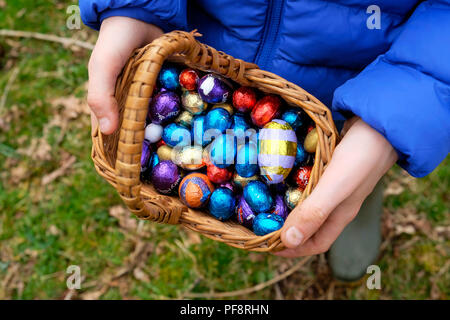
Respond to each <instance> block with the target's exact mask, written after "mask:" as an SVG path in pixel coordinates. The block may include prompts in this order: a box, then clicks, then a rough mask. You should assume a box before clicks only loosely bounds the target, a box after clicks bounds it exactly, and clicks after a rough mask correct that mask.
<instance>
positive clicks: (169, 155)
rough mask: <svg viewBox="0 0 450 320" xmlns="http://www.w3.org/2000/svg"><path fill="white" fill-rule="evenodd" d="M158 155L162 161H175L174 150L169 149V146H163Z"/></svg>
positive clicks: (158, 150) (157, 151)
mask: <svg viewBox="0 0 450 320" xmlns="http://www.w3.org/2000/svg"><path fill="white" fill-rule="evenodd" d="M156 153H157V154H158V158H159V160H160V161H165V160H170V161H172V159H173V149H172V148H171V147H169V146H168V145H162V146H160V147H159V148H158V149H157V150H156Z"/></svg>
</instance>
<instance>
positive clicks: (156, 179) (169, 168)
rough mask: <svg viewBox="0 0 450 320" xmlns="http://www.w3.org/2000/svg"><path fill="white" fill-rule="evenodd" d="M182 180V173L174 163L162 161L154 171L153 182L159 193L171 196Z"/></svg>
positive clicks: (152, 174)
mask: <svg viewBox="0 0 450 320" xmlns="http://www.w3.org/2000/svg"><path fill="white" fill-rule="evenodd" d="M180 180H181V176H180V172H179V170H178V167H177V165H176V164H174V163H173V162H172V161H168V160H165V161H161V162H160V163H158V164H157V165H156V166H155V167H154V168H153V170H152V173H151V181H152V184H153V186H154V187H155V189H156V190H158V192H160V193H162V194H171V193H172V192H173V191H174V190H175V189H176V188H177V186H178V183H179V182H180Z"/></svg>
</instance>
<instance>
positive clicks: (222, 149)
mask: <svg viewBox="0 0 450 320" xmlns="http://www.w3.org/2000/svg"><path fill="white" fill-rule="evenodd" d="M235 156H236V139H235V137H234V136H232V135H227V134H222V135H220V136H218V137H217V138H216V139H214V141H213V142H212V144H211V149H210V159H211V162H212V163H213V164H214V165H216V166H218V167H219V168H226V167H228V166H230V165H232V164H234V158H235Z"/></svg>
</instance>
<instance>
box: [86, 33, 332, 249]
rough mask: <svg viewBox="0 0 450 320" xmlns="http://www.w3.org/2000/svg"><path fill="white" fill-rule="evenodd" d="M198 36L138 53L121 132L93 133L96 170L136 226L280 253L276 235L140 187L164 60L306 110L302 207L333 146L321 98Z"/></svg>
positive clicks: (121, 91) (122, 79)
mask: <svg viewBox="0 0 450 320" xmlns="http://www.w3.org/2000/svg"><path fill="white" fill-rule="evenodd" d="M195 36H198V34H197V33H195V32H191V33H188V32H183V31H173V32H170V33H167V34H164V35H163V36H161V37H160V38H158V39H156V40H154V41H153V42H152V43H150V44H149V45H147V46H145V47H143V48H141V49H139V50H136V51H135V53H134V54H133V56H132V57H131V58H130V59H129V61H128V63H127V64H126V66H125V67H124V69H123V71H122V73H121V75H120V76H119V78H118V80H117V83H116V98H117V101H118V104H119V119H120V120H119V126H120V130H117V131H116V132H115V133H114V134H112V135H108V136H105V135H103V134H102V133H101V132H100V131H99V128H95V130H94V131H93V134H92V141H93V146H92V154H91V156H92V159H93V161H94V165H95V168H96V170H97V172H98V173H99V174H100V175H101V176H102V177H103V178H105V179H106V180H107V181H108V182H109V183H110V184H111V185H112V186H113V187H114V188H115V189H116V190H117V192H118V193H119V195H120V197H121V198H122V199H123V201H124V202H125V204H126V205H127V206H128V208H129V209H130V211H131V212H133V213H134V214H135V215H136V216H137V217H138V218H140V219H146V220H152V221H156V222H160V223H168V224H182V225H184V226H185V227H187V228H189V229H191V230H194V231H197V232H200V233H202V234H204V235H205V236H207V237H209V238H211V239H214V240H217V241H221V242H225V243H227V244H228V245H230V246H233V247H238V248H242V249H246V250H251V251H279V250H281V249H283V248H284V247H283V244H282V243H281V240H280V231H276V232H273V233H270V234H267V235H265V236H256V235H255V234H254V233H253V232H251V231H250V230H248V229H246V228H245V227H243V226H241V225H239V224H237V223H235V222H231V221H230V222H221V221H219V220H216V219H214V218H213V217H211V216H209V215H208V214H207V213H205V212H202V211H199V210H194V209H190V208H188V207H186V206H185V205H184V204H183V203H182V202H181V201H180V200H179V199H178V197H176V196H165V195H161V194H159V193H158V192H157V191H156V190H155V189H154V188H153V187H152V186H151V185H148V184H143V183H142V182H141V181H140V171H141V166H140V158H141V151H142V142H143V140H144V130H145V120H146V117H147V112H148V104H149V101H150V97H151V95H152V93H153V88H154V85H155V83H156V79H157V76H158V73H159V71H160V69H161V66H162V64H163V63H164V62H165V61H166V60H168V59H169V60H170V61H176V62H179V63H182V64H184V65H187V66H188V67H191V68H195V69H199V70H202V71H205V72H215V73H217V74H220V75H222V76H224V77H226V78H229V79H231V80H233V81H235V82H237V83H239V84H241V85H247V86H251V87H254V88H257V89H259V90H261V91H263V92H265V93H271V94H277V95H279V96H280V97H281V98H283V99H284V100H285V101H286V102H287V103H288V104H289V105H292V106H297V107H301V108H303V109H304V110H305V112H306V113H307V114H308V115H309V116H310V117H311V119H312V120H313V121H314V122H315V124H316V128H317V132H318V136H319V143H318V145H317V149H316V154H315V159H314V160H315V162H314V166H313V169H312V172H311V178H310V181H309V183H308V185H307V187H306V189H305V190H304V192H303V196H302V200H303V199H304V198H306V197H307V196H308V195H309V194H310V193H311V191H312V190H313V188H314V187H315V186H316V184H317V182H318V180H319V178H320V176H321V175H322V173H323V171H324V169H325V168H326V166H327V164H328V162H329V161H330V159H331V155H332V153H333V151H334V148H335V146H336V143H337V137H338V135H337V131H336V128H335V126H334V123H333V120H332V117H331V112H330V110H329V109H328V108H327V107H326V106H325V105H323V104H322V103H321V102H320V101H319V100H318V99H316V98H315V97H314V96H312V95H310V94H309V93H308V92H306V91H305V90H303V89H302V88H300V87H299V86H297V85H295V84H292V83H290V82H288V81H286V80H284V79H283V78H281V77H279V76H277V75H275V74H273V73H270V72H267V71H263V70H260V69H259V68H258V66H257V65H255V64H252V63H247V62H244V61H242V60H239V59H234V58H233V57H231V56H229V55H227V54H225V53H223V52H219V51H217V50H215V49H214V48H211V47H209V46H207V45H205V44H202V43H200V42H198V41H197V40H196V39H195Z"/></svg>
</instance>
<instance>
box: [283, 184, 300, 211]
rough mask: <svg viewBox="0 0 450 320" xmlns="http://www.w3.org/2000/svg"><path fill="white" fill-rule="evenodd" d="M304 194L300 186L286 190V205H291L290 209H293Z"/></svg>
mask: <svg viewBox="0 0 450 320" xmlns="http://www.w3.org/2000/svg"><path fill="white" fill-rule="evenodd" d="M302 194H303V193H302V191H301V190H300V189H298V188H289V189H288V190H287V191H286V194H285V196H284V202H286V205H287V206H288V207H289V209H291V210H293V209H294V208H295V207H296V206H297V204H298V203H299V202H300V199H301V198H302Z"/></svg>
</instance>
